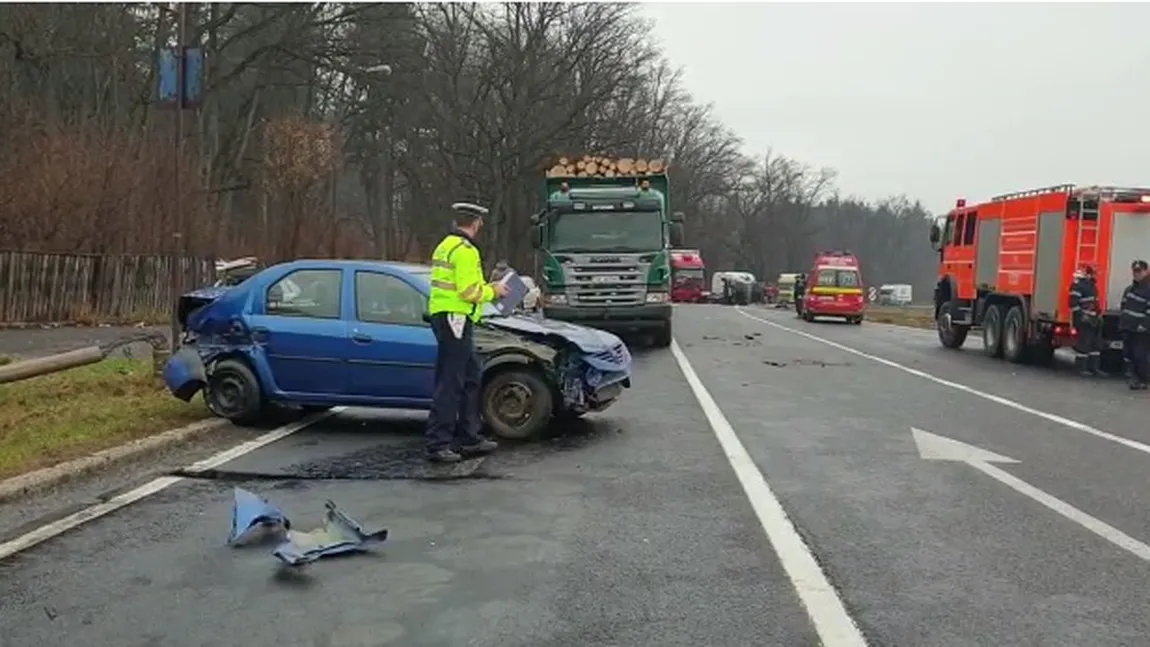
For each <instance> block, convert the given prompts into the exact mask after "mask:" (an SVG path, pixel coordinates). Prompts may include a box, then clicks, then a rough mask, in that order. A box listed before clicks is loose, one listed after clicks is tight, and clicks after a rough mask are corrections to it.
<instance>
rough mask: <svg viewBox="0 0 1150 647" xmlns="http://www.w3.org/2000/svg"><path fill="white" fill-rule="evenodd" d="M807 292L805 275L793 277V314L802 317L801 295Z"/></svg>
mask: <svg viewBox="0 0 1150 647" xmlns="http://www.w3.org/2000/svg"><path fill="white" fill-rule="evenodd" d="M806 291H807V275H806V274H800V275H798V276H796V277H795V296H794V299H795V314H796V315H798V316H800V317H801V316H803V294H805V293H806Z"/></svg>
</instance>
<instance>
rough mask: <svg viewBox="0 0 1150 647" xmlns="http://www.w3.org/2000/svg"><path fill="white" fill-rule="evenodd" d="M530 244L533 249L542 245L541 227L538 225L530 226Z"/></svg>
mask: <svg viewBox="0 0 1150 647" xmlns="http://www.w3.org/2000/svg"><path fill="white" fill-rule="evenodd" d="M531 246H532V247H534V248H535V249H539V248H540V247H543V227H541V226H540V225H535V226H534V227H532V228H531Z"/></svg>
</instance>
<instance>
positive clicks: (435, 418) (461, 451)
mask: <svg viewBox="0 0 1150 647" xmlns="http://www.w3.org/2000/svg"><path fill="white" fill-rule="evenodd" d="M451 208H452V209H454V210H455V212H456V213H455V227H454V228H453V229H452V231H451V233H449V234H448V235H447V236H446V237H445V238H444V239H443V241H442V242H440V243H439V245H437V246H436V248H435V251H434V252H432V254H431V293H430V295H429V296H428V303H427V312H428V314H429V315H430V317H431V330H432V332H433V333H434V334H435V342H436V345H437V347H438V352H437V354H436V358H435V391H434V393H433V395H432V401H431V412H430V413H429V414H428V417H427V458H428V459H429V460H431V461H435V462H441V463H457V462H459V461H461V460H463V457H464V455H479V454H488V453H491V452H493V451H495V450H496V449H497V448H498V445H497V444H496V443H495V441H492V440H487V439H485V438H483V436H481V435H480V434H479V431H480V429H481V428H482V421H481V418H480V415H479V386H480V382H479V377H480V375H479V372H480V367H479V356H478V355H477V354H476V352H475V339H474V337H473V330H474V327H475V324H476V323H478V322H479V320H480V313H481V312H482V306H483V304H484V303H489V302H491V301H493V300H494V299H495V297H496V296H500V297H502V296H505V295H506V294H507V287H506V286H504V285H502V284H498V283H497V284H495V285H490V284H487V283H485V282H484V281H483V265H482V263H481V262H480V259H479V248H478V247H477V246H476V244H475V236H476V234H478V233H479V229H480V228H481V227H482V226H483V216H485V215H487V209H484V208H483V207H480V206H476V205H473V204H468V203H465V202H457V203H455V204H453V205H451Z"/></svg>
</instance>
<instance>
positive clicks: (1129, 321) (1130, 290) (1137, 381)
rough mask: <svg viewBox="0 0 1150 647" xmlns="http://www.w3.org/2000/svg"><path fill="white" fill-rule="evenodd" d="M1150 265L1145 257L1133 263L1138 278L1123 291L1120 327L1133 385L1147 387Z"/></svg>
mask: <svg viewBox="0 0 1150 647" xmlns="http://www.w3.org/2000/svg"><path fill="white" fill-rule="evenodd" d="M1148 269H1150V266H1148V265H1147V263H1146V261H1144V260H1136V261H1134V262H1133V263H1131V264H1130V271H1131V274H1132V275H1133V278H1134V281H1133V283H1131V284H1130V285H1129V286H1127V287H1126V289H1125V290H1124V291H1123V292H1122V312H1121V313H1120V314H1119V318H1118V329H1119V330H1120V331H1122V348H1123V350H1124V352H1125V355H1126V364H1127V374H1128V376H1129V378H1130V388H1131V389H1133V390H1137V391H1142V390H1145V389H1146V383H1147V382H1150V321H1148V316H1150V276H1148V274H1150V272H1147V270H1148Z"/></svg>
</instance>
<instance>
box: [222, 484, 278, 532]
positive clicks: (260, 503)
mask: <svg viewBox="0 0 1150 647" xmlns="http://www.w3.org/2000/svg"><path fill="white" fill-rule="evenodd" d="M289 530H291V521H288V518H287V516H286V515H284V513H283V511H282V510H280V509H279V508H277V507H275V506H274V505H272V504H270V503H268V501H267V499H265V498H263V497H261V496H259V495H258V494H253V493H251V492H248V491H247V490H244V489H242V488H238V487H237V488H236V489H235V498H234V500H233V503H232V532H231V535H230V536H229V537H228V543H229V544H231V545H232V546H241V545H246V544H251V543H258V542H260V541H263V540H266V539H267V538H268V537H276V538H278V539H281V540H282V539H283V537H284V536H285V535H286V533H287V532H288V531H289Z"/></svg>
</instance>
